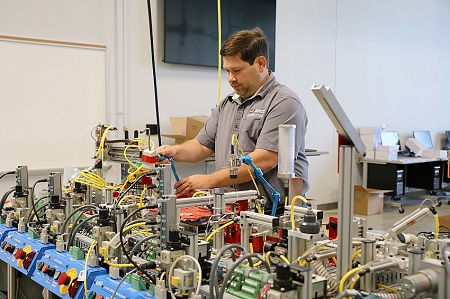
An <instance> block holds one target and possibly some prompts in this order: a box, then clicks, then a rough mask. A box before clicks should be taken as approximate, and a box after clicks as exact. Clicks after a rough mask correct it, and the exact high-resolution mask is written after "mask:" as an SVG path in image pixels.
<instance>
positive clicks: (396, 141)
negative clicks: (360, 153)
mask: <svg viewBox="0 0 450 299" xmlns="http://www.w3.org/2000/svg"><path fill="white" fill-rule="evenodd" d="M381 144H382V145H387V146H393V145H398V150H399V152H400V151H401V144H400V135H399V134H398V132H397V131H382V132H381Z"/></svg>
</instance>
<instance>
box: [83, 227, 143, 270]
mask: <svg viewBox="0 0 450 299" xmlns="http://www.w3.org/2000/svg"><path fill="white" fill-rule="evenodd" d="M142 225H145V226H147V225H146V223H145V222H138V223H135V224H132V225H129V226H127V227H125V228H124V229H123V232H124V233H125V232H127V231H129V230H130V229H132V228H135V227H137V226H142ZM109 247H110V246H109V244H108V245H106V247H105V254H104V258H105V263H107V264H108V265H109V266H112V267H119V268H120V267H122V268H125V267H134V265H133V264H113V263H111V262H110V261H109V259H108V252H109ZM86 260H87V259H86Z"/></svg>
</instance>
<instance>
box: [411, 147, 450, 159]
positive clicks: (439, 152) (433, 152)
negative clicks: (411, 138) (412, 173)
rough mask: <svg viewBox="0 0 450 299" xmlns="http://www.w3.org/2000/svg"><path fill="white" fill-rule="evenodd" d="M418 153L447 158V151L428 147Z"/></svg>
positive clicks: (429, 156)
mask: <svg viewBox="0 0 450 299" xmlns="http://www.w3.org/2000/svg"><path fill="white" fill-rule="evenodd" d="M418 155H419V156H421V157H424V158H436V159H446V158H447V151H443V150H432V149H426V150H422V151H420V152H419V153H418Z"/></svg>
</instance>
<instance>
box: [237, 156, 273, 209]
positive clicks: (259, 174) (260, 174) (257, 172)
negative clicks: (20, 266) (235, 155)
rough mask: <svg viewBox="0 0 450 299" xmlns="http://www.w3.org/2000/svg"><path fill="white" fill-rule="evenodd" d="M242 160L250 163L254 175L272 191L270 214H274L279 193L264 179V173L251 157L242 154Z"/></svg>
mask: <svg viewBox="0 0 450 299" xmlns="http://www.w3.org/2000/svg"><path fill="white" fill-rule="evenodd" d="M241 158H242V162H243V163H245V164H247V165H250V166H251V168H252V169H253V172H254V173H255V176H256V177H257V178H258V179H259V180H260V181H261V182H262V183H263V184H264V185H265V186H266V187H267V188H269V190H270V191H271V192H272V204H273V205H272V214H271V215H272V216H275V214H276V211H277V206H278V203H279V202H280V193H279V192H277V190H275V189H274V188H273V187H272V186H271V185H270V184H269V182H268V181H266V179H265V178H264V174H263V172H262V170H261V168H258V167H256V165H255V164H254V163H253V160H252V157H250V156H247V155H245V156H242V155H241Z"/></svg>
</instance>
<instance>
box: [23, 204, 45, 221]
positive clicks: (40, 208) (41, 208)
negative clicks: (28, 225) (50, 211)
mask: <svg viewBox="0 0 450 299" xmlns="http://www.w3.org/2000/svg"><path fill="white" fill-rule="evenodd" d="M49 205H50V203H49V202H46V203H44V204H43V205H42V206H40V207H39V208H37V210H36V211H33V212H34V214H31V213H30V216H28V222H32V221H33V218H34V216H35V215H37V214H36V213H39V212H40V211H42V210H43V209H44V208H45V207H48V206H49ZM38 221H39V220H38Z"/></svg>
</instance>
